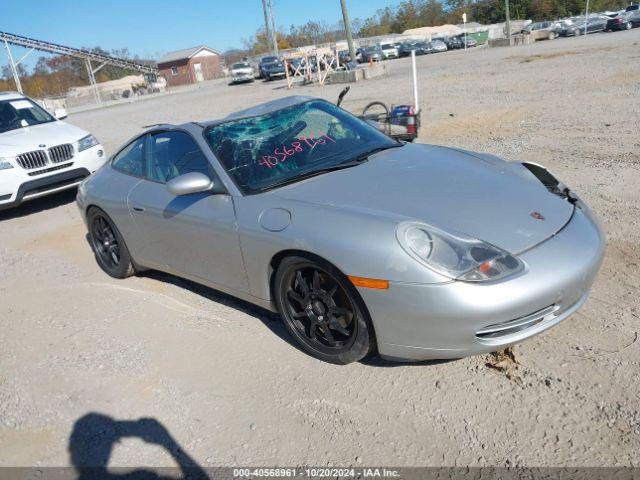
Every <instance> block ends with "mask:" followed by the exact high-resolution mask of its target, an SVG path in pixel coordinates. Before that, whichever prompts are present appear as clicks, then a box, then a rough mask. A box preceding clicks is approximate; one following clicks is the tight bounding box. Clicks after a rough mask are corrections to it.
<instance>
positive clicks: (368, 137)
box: [205, 100, 401, 194]
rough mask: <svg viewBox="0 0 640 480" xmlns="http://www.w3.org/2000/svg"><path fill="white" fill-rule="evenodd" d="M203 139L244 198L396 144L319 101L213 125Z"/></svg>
mask: <svg viewBox="0 0 640 480" xmlns="http://www.w3.org/2000/svg"><path fill="white" fill-rule="evenodd" d="M205 138H206V139H207V142H208V143H209V145H210V147H211V149H212V150H213V153H214V154H215V155H216V157H217V158H218V160H219V161H220V162H221V163H222V165H223V167H224V168H225V169H226V170H227V172H229V174H230V175H231V176H232V177H233V179H234V180H235V182H236V184H237V185H238V186H239V187H240V189H241V190H242V191H243V192H244V193H247V194H252V193H259V192H261V191H264V190H267V189H271V188H274V187H277V186H278V185H282V184H286V183H290V182H293V181H296V180H297V179H302V178H305V177H307V176H309V175H312V174H314V172H320V171H325V169H332V168H341V165H344V164H345V163H348V162H350V161H352V160H355V159H358V158H361V157H363V156H365V155H367V154H368V153H371V152H374V151H378V150H381V149H385V148H391V147H395V146H399V145H401V144H400V143H398V142H396V141H394V140H392V139H390V138H389V137H387V136H386V135H384V134H382V133H381V132H379V131H378V130H377V129H376V128H374V127H372V126H371V125H369V124H367V123H365V122H363V121H362V120H360V119H358V118H356V117H354V116H353V115H351V114H349V113H347V112H345V111H344V110H342V109H340V108H338V107H336V106H335V105H333V104H330V103H328V102H325V101H323V100H311V101H308V102H305V103H300V104H297V105H293V106H291V107H287V108H284V109H281V110H277V111H275V112H270V113H267V114H264V115H260V116H255V117H249V118H240V119H237V120H229V121H226V122H224V123H221V124H218V125H213V126H211V127H209V128H208V129H206V130H205Z"/></svg>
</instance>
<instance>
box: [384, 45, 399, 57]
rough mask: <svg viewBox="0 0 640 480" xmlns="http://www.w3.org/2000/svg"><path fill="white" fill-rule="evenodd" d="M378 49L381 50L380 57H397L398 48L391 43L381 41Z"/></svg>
mask: <svg viewBox="0 0 640 480" xmlns="http://www.w3.org/2000/svg"><path fill="white" fill-rule="evenodd" d="M380 50H382V59H383V60H390V59H392V58H398V57H399V56H400V55H399V54H398V48H397V47H396V46H395V45H393V44H391V43H383V44H382V45H380Z"/></svg>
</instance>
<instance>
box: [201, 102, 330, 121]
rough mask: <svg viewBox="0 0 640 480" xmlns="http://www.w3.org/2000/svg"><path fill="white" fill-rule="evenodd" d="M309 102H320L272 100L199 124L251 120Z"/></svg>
mask: <svg viewBox="0 0 640 480" xmlns="http://www.w3.org/2000/svg"><path fill="white" fill-rule="evenodd" d="M309 100H318V99H317V98H316V97H309V96H306V95H291V96H288V97H284V98H279V99H278V100H272V101H270V102H265V103H261V104H259V105H255V106H253V107H251V108H246V109H244V110H240V111H238V112H234V113H231V114H229V115H227V116H226V117H224V118H221V119H218V120H211V121H208V122H199V123H198V124H199V125H202V126H204V127H210V126H213V125H218V124H220V123H224V122H227V121H229V120H237V119H240V118H249V117H257V116H258V115H265V114H267V113H271V112H275V111H278V110H282V109H283V108H287V107H291V106H293V105H298V104H300V103H304V102H308V101H309Z"/></svg>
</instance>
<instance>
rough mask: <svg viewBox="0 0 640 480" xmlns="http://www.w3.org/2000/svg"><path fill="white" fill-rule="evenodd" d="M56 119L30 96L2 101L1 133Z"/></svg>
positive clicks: (0, 115)
mask: <svg viewBox="0 0 640 480" xmlns="http://www.w3.org/2000/svg"><path fill="white" fill-rule="evenodd" d="M54 121H55V118H53V117H52V116H51V115H49V114H48V113H47V112H46V110H44V109H43V108H42V107H40V106H39V105H37V104H36V103H34V102H32V101H31V100H29V99H28V98H17V99H15V100H4V101H0V133H2V132H8V131H9V130H16V129H18V128H23V127H28V126H30V125H39V124H41V123H48V122H54Z"/></svg>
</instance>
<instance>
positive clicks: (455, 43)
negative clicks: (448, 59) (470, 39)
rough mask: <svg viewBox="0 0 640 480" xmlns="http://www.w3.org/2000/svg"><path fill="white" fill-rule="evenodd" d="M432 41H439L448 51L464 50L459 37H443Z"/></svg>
mask: <svg viewBox="0 0 640 480" xmlns="http://www.w3.org/2000/svg"><path fill="white" fill-rule="evenodd" d="M434 40H441V41H442V42H444V44H445V45H446V46H447V49H448V50H458V49H460V48H464V43H462V40H461V39H460V37H443V38H436V39H434Z"/></svg>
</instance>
